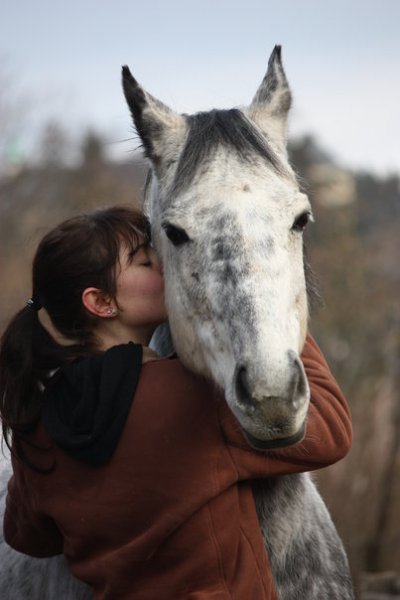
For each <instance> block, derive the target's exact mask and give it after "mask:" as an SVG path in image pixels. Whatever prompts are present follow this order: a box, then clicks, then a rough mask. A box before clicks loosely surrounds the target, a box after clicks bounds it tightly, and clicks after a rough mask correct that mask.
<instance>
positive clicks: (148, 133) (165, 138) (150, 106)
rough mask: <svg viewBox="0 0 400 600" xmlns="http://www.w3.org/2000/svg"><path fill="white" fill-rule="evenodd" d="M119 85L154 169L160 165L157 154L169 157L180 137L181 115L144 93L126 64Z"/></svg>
mask: <svg viewBox="0 0 400 600" xmlns="http://www.w3.org/2000/svg"><path fill="white" fill-rule="evenodd" d="M122 86H123V89H124V94H125V98H126V101H127V103H128V106H129V109H130V112H131V115H132V119H133V122H134V124H135V127H136V129H137V132H138V134H139V136H140V139H141V140H142V143H143V147H144V150H145V153H146V156H147V157H148V158H149V159H150V160H151V161H152V163H153V164H154V167H155V168H156V170H158V168H162V164H161V158H163V160H170V159H171V151H172V152H173V149H174V148H175V149H176V148H177V146H178V145H179V142H181V141H182V140H183V138H184V135H185V132H186V129H187V126H186V121H185V118H184V117H183V116H182V115H179V114H178V113H175V112H174V111H172V110H171V109H170V108H168V107H167V106H165V104H163V103H162V102H160V101H159V100H157V99H156V98H153V96H151V95H150V94H148V93H147V92H146V91H145V90H144V89H143V88H142V87H141V86H140V85H139V84H138V82H137V81H136V79H135V78H134V77H133V75H132V74H131V72H130V70H129V67H127V66H124V67H122Z"/></svg>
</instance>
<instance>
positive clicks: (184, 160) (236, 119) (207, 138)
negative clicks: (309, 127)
mask: <svg viewBox="0 0 400 600" xmlns="http://www.w3.org/2000/svg"><path fill="white" fill-rule="evenodd" d="M185 118H186V120H187V123H188V125H189V133H188V136H187V139H186V142H185V145H184V148H183V150H182V153H181V155H180V157H179V162H178V166H177V170H176V173H175V179H174V183H173V186H172V194H173V195H175V194H176V193H179V192H182V191H183V190H184V189H186V188H188V187H189V185H190V184H191V183H192V181H193V178H194V177H195V175H196V173H198V171H199V168H200V166H201V165H202V164H203V163H205V162H206V161H209V160H210V157H212V156H213V155H214V153H215V151H216V150H217V149H218V148H219V147H221V146H223V147H226V148H229V149H230V150H234V151H235V152H236V153H237V154H238V156H239V157H240V158H241V159H242V160H244V161H251V160H254V155H258V156H260V157H261V158H263V159H264V160H266V161H267V162H268V163H269V164H270V165H272V166H273V167H274V169H275V170H276V171H277V172H278V173H279V174H281V175H282V174H284V172H285V169H284V166H283V165H282V164H281V162H280V160H279V158H278V157H277V156H276V154H275V153H274V151H273V150H272V148H271V147H270V145H269V143H268V140H267V139H266V138H265V137H264V136H263V135H261V133H259V132H258V131H257V129H256V128H255V127H254V125H253V124H252V123H251V121H250V120H249V119H247V118H246V116H245V115H244V114H243V113H242V111H240V110H239V109H237V108H233V109H231V110H211V111H209V112H200V113H197V114H195V115H185Z"/></svg>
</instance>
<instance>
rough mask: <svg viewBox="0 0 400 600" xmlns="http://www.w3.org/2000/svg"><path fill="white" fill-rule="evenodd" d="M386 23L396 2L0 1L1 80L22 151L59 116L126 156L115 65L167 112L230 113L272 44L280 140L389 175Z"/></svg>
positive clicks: (392, 106) (395, 125)
mask: <svg viewBox="0 0 400 600" xmlns="http://www.w3.org/2000/svg"><path fill="white" fill-rule="evenodd" d="M399 24H400V2H399V1H398V0H378V1H371V0H363V1H361V0H353V1H352V0H347V1H346V0H336V1H335V2H333V1H331V0H318V1H317V0H291V1H290V0H275V1H274V2H270V1H267V0H241V1H239V0H201V1H200V0H199V1H191V0H171V1H167V0H165V1H162V0H153V1H149V0H147V1H143V0H142V1H138V0H130V1H128V0H112V1H111V0H79V1H78V0H68V2H65V1H64V2H60V1H59V0H35V1H34V2H33V1H32V0H0V82H1V81H2V78H1V75H2V72H3V84H2V85H3V95H4V94H9V97H10V98H12V99H13V98H17V99H18V100H19V102H20V104H22V111H21V113H22V114H21V119H20V122H21V126H20V129H19V142H20V144H21V146H22V147H24V145H25V146H26V147H29V143H31V141H32V139H34V137H35V135H37V133H38V131H40V129H41V128H42V127H43V123H45V122H47V121H51V120H58V121H60V122H61V124H62V125H63V127H64V128H65V129H66V130H68V132H69V134H70V135H71V136H72V137H76V138H77V137H78V136H80V135H81V134H82V133H83V132H84V131H85V130H86V129H87V128H88V127H90V126H91V127H94V128H96V129H98V130H99V131H101V132H102V133H103V134H104V135H105V137H106V139H107V141H108V148H109V150H110V152H111V153H112V155H113V156H116V157H122V158H127V157H129V155H130V152H131V151H132V149H133V148H134V147H135V146H136V145H137V142H135V140H132V139H129V138H132V135H133V132H132V126H131V122H130V118H129V114H128V110H127V108H126V106H125V103H124V99H123V95H122V92H121V83H120V69H121V65H123V64H128V65H129V66H130V68H131V71H132V73H133V74H134V76H135V77H136V79H138V80H139V81H140V83H141V84H142V85H143V86H144V87H145V88H146V89H147V90H148V91H149V92H150V93H152V94H153V95H154V96H156V97H158V98H159V99H160V100H162V101H163V102H164V103H166V104H167V105H169V106H170V107H171V108H174V109H176V110H178V111H179V112H196V111H199V110H205V109H209V108H213V107H217V108H230V107H232V106H244V105H246V104H248V103H249V102H250V101H251V99H252V97H253V96H254V94H255V92H256V90H257V87H258V85H259V84H260V82H261V80H262V78H263V76H264V74H265V71H266V67H267V62H268V57H269V54H270V53H271V51H272V49H273V47H274V45H275V44H277V43H278V44H281V45H282V55H283V61H284V66H285V70H286V74H287V77H288V80H289V83H290V86H291V89H292V92H293V97H294V104H293V109H292V113H291V119H290V131H291V135H292V136H298V135H301V134H305V133H310V134H312V135H314V136H315V137H316V139H317V140H318V141H319V143H320V145H321V146H322V147H323V149H324V150H326V151H327V152H329V153H330V154H331V155H332V156H333V158H334V159H335V160H336V161H337V162H338V163H339V164H341V165H343V166H345V167H349V168H352V169H361V170H371V171H373V172H376V173H377V174H381V175H386V174H388V173H391V172H394V171H395V172H400V110H399V107H400V35H399V29H400V25H399ZM4 74H6V77H4ZM4 82H5V83H4ZM7 88H8V89H7ZM20 104H18V106H20ZM20 110H21V109H20ZM22 125H23V126H22ZM0 134H1V129H0ZM127 138H128V141H123V140H127ZM29 140H30V141H29ZM30 151H31V152H33V149H31V150H30Z"/></svg>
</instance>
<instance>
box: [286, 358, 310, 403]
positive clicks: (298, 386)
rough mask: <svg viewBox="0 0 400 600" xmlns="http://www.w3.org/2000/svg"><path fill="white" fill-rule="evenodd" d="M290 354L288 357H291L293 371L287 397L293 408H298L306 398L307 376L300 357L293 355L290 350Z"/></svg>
mask: <svg viewBox="0 0 400 600" xmlns="http://www.w3.org/2000/svg"><path fill="white" fill-rule="evenodd" d="M290 355H291V356H290V358H291V359H292V369H293V373H292V378H291V384H290V390H289V398H290V399H291V401H292V402H293V405H294V406H295V408H299V406H300V405H301V404H303V403H304V401H305V399H306V398H307V391H308V384H307V377H306V374H305V371H304V367H303V366H302V363H301V362H300V359H299V358H298V357H297V356H296V355H295V353H294V352H291V353H290Z"/></svg>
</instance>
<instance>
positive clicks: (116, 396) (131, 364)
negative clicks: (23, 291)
mask: <svg viewBox="0 0 400 600" xmlns="http://www.w3.org/2000/svg"><path fill="white" fill-rule="evenodd" d="M141 366H142V346H140V345H138V344H134V343H133V342H130V343H129V344H121V345H119V346H114V347H112V348H110V349H109V350H107V351H106V352H104V353H103V354H96V355H93V356H90V357H87V358H82V359H79V360H76V361H74V362H73V363H71V364H69V365H67V366H65V367H63V368H61V369H60V370H59V371H58V372H57V373H56V374H55V375H54V376H53V378H52V380H51V383H50V384H49V385H48V386H47V388H46V391H45V392H44V395H43V410H42V420H43V423H44V426H45V427H46V429H47V431H48V433H49V434H50V436H51V437H52V439H53V440H54V441H55V442H56V443H57V444H58V445H59V446H60V447H61V448H62V449H63V450H64V451H65V452H66V453H67V454H69V455H70V456H72V457H73V458H76V459H77V460H81V461H84V462H87V463H90V464H92V465H96V466H100V465H103V464H105V463H106V462H107V461H108V460H109V459H110V458H111V456H112V455H113V453H114V451H115V449H116V447H117V445H118V441H119V438H120V436H121V433H122V430H123V427H124V425H125V421H126V419H127V417H128V414H129V410H130V407H131V404H132V400H133V396H134V393H135V390H136V387H137V384H138V381H139V375H140V370H141Z"/></svg>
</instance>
